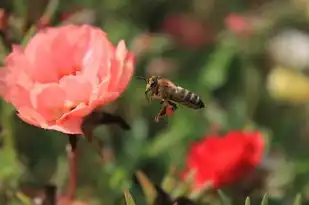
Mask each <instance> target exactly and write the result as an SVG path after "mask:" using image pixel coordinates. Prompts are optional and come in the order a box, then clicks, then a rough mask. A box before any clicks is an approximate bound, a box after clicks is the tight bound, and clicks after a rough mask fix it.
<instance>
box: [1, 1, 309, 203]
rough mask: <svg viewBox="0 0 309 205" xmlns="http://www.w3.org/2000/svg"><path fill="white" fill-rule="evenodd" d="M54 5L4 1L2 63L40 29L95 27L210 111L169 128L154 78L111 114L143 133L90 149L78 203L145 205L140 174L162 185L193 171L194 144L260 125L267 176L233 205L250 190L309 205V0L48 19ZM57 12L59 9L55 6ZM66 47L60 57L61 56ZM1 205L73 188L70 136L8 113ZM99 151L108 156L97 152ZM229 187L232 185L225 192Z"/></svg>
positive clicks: (73, 12)
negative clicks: (149, 94) (176, 173)
mask: <svg viewBox="0 0 309 205" xmlns="http://www.w3.org/2000/svg"><path fill="white" fill-rule="evenodd" d="M48 3H49V1H48V0H0V30H1V35H2V37H3V38H2V42H1V49H0V59H2V60H3V58H4V56H5V55H6V52H7V46H8V45H9V44H10V42H15V43H20V42H21V40H22V38H23V36H24V35H25V32H26V31H27V29H29V27H30V26H31V25H32V24H34V23H38V22H39V24H47V23H49V24H50V25H53V26H55V25H63V24H69V23H75V24H84V23H87V24H92V25H95V26H98V27H101V28H102V29H103V30H104V31H106V32H107V33H108V36H109V38H110V39H111V40H112V41H113V42H114V43H116V42H118V41H119V40H121V39H124V40H125V41H126V44H127V46H128V48H129V49H130V50H131V51H132V52H133V53H134V54H135V55H136V59H137V64H136V71H135V75H136V76H137V75H138V76H148V75H151V74H158V75H162V76H165V77H167V78H169V79H171V80H172V81H174V82H175V83H177V84H179V85H181V86H183V87H185V88H187V89H189V90H192V91H194V92H196V93H198V94H199V95H200V96H201V97H202V99H203V100H204V102H205V103H206V108H205V109H203V110H198V111H196V110H190V109H187V108H184V107H181V108H180V109H179V110H178V111H177V112H176V113H175V115H173V116H172V117H169V118H165V119H163V120H162V121H160V122H159V123H155V122H154V116H155V114H157V112H158V110H159V106H160V105H159V103H157V102H153V103H151V104H148V103H147V101H146V100H145V96H144V89H145V84H144V82H143V81H140V80H137V79H135V78H134V79H132V81H131V83H130V85H129V87H128V88H127V89H126V91H125V93H124V94H123V95H122V96H121V97H120V98H119V99H118V100H117V101H116V102H114V103H112V104H110V105H108V106H106V107H105V108H104V109H106V110H107V111H110V112H114V113H117V114H119V115H121V116H123V118H124V119H126V120H127V121H128V122H129V123H130V125H131V127H132V129H131V130H130V131H123V130H121V129H119V128H118V127H117V126H112V125H111V126H100V127H98V128H97V129H96V130H95V133H96V136H97V137H98V138H100V139H101V140H102V142H103V143H102V144H100V146H98V144H95V143H93V144H89V143H88V142H87V141H86V140H81V142H80V154H79V162H78V164H79V167H78V186H77V188H78V189H77V194H76V195H77V196H76V197H77V198H78V199H80V200H83V201H85V203H87V204H104V205H113V204H122V203H123V190H124V189H125V188H130V191H131V193H132V195H133V197H134V198H135V200H136V201H137V204H144V202H143V200H144V199H143V195H142V193H141V190H140V187H139V185H138V183H137V181H136V178H135V176H134V172H135V171H136V170H142V171H143V172H144V173H145V174H146V175H147V176H148V177H149V178H150V179H151V180H152V181H153V182H155V183H160V182H161V181H162V179H163V177H164V175H166V173H167V172H168V170H169V169H170V167H171V166H174V167H177V169H179V170H181V169H183V166H184V162H185V159H186V154H187V150H188V147H189V146H190V143H191V142H193V141H196V140H199V139H202V138H203V137H205V136H207V135H209V134H211V133H214V132H226V131H229V130H242V129H255V130H259V131H261V132H262V133H263V134H264V137H265V142H266V149H265V154H264V155H265V156H264V158H263V161H262V162H261V164H260V166H259V168H258V170H259V171H257V173H256V175H255V176H254V177H253V178H251V179H250V180H247V181H246V182H244V183H239V184H238V186H234V187H232V189H231V188H230V189H229V187H227V188H226V194H227V196H228V197H229V198H230V199H231V200H232V201H233V204H241V203H240V202H239V201H240V200H242V201H243V199H244V197H245V196H247V195H250V196H251V198H252V200H253V202H252V204H258V203H259V201H260V199H261V198H262V196H263V194H264V193H268V194H269V198H270V201H269V204H292V201H293V200H294V197H295V196H296V194H297V193H301V194H302V198H303V204H309V148H308V147H309V120H308V119H309V107H308V102H309V76H308V75H309V72H308V71H309V70H308V69H309V2H308V1H306V0H277V1H276V0H273V1H271V0H267V1H266V0H231V1H226V0H191V1H187V0H178V1H175V0H118V1H116V0H115V1H113V0H66V1H59V2H58V1H53V3H54V5H52V6H51V7H53V6H55V5H56V6H55V7H53V8H52V9H55V8H56V10H55V15H53V18H52V19H51V21H50V22H48V21H47V20H46V19H44V18H42V15H43V13H44V11H45V10H46V6H47V4H48ZM52 9H51V10H52ZM55 52H56V51H55ZM2 108H3V109H2V111H1V118H2V126H3V127H5V128H7V129H8V130H9V131H10V134H7V133H6V134H3V133H2V134H1V136H0V140H1V148H0V204H1V205H2V204H20V201H19V200H17V199H16V197H15V196H14V194H13V193H14V191H22V192H23V193H24V194H25V195H27V196H28V197H30V198H35V197H37V196H39V195H40V193H41V191H42V187H44V186H46V185H48V184H53V185H56V186H57V188H58V191H59V192H61V191H64V190H65V188H66V186H67V181H68V163H67V162H68V161H67V157H66V151H65V146H66V144H67V137H66V136H65V135H63V134H61V133H58V132H53V131H46V130H42V129H39V128H36V127H33V126H31V125H28V124H26V123H24V122H22V121H21V120H20V119H18V118H17V117H10V116H8V115H7V113H10V111H9V108H8V106H2ZM98 153H100V154H101V156H100V155H99V154H98ZM223 189H225V188H223Z"/></svg>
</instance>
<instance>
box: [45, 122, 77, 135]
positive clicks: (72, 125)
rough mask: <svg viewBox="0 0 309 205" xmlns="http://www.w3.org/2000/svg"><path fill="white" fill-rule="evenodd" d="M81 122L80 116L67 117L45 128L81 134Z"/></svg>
mask: <svg viewBox="0 0 309 205" xmlns="http://www.w3.org/2000/svg"><path fill="white" fill-rule="evenodd" d="M81 122H82V118H68V119H67V120H63V121H62V122H61V123H59V124H55V125H51V126H49V127H47V129H50V130H57V131H59V132H63V133H66V134H82V131H81V128H80V126H81Z"/></svg>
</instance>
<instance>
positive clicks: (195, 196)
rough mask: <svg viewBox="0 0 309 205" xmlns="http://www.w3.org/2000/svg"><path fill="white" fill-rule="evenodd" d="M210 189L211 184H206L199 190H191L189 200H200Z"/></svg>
mask: <svg viewBox="0 0 309 205" xmlns="http://www.w3.org/2000/svg"><path fill="white" fill-rule="evenodd" d="M211 189H212V183H211V182H206V183H205V184H204V185H203V186H202V187H201V188H199V189H198V190H193V191H192V192H191V193H190V195H189V198H190V199H193V200H200V198H201V197H203V196H205V194H206V193H207V192H208V191H209V190H211Z"/></svg>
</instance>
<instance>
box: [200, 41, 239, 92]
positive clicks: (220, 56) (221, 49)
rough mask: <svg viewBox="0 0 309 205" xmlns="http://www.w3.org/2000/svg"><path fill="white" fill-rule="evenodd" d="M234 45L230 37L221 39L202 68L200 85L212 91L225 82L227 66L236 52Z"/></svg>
mask: <svg viewBox="0 0 309 205" xmlns="http://www.w3.org/2000/svg"><path fill="white" fill-rule="evenodd" d="M235 44H236V41H235V39H234V38H232V37H230V36H224V37H223V39H221V41H220V43H219V45H218V46H217V48H216V49H215V51H214V52H213V53H212V54H211V57H210V59H209V62H207V64H206V66H205V67H204V68H203V69H204V72H203V73H202V75H201V78H200V82H201V83H200V84H202V85H205V86H206V87H208V88H209V89H211V90H214V89H217V88H219V87H220V86H222V85H223V84H224V83H225V82H226V79H227V71H228V68H229V64H230V63H231V61H232V60H233V58H234V56H235V54H236V52H237V50H236V49H235Z"/></svg>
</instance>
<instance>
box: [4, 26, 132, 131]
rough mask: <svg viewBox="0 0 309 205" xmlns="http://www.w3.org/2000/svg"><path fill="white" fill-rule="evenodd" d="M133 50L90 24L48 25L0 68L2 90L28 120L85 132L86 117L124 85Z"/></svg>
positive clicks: (112, 98)
mask: <svg viewBox="0 0 309 205" xmlns="http://www.w3.org/2000/svg"><path fill="white" fill-rule="evenodd" d="M133 71H134V56H133V55H132V54H131V53H130V52H128V50H127V49H126V45H125V43H124V41H120V42H119V43H118V45H117V46H116V47H114V46H113V44H112V43H111V42H110V41H109V39H108V38H107V35H106V34H105V33H104V32H103V31H102V30H101V29H99V28H95V27H92V26H88V25H83V26H74V25H68V26H62V27H57V28H46V29H44V30H42V31H40V32H38V33H37V34H36V35H35V36H34V37H33V38H32V39H31V40H30V41H29V43H28V45H27V46H26V48H22V47H19V46H14V47H13V51H12V53H11V54H10V55H9V56H8V57H7V59H6V62H5V67H4V68H2V69H0V94H1V96H2V97H3V98H4V99H5V100H6V101H7V102H9V103H12V104H13V106H15V108H16V109H17V111H18V116H19V117H20V118H21V119H22V120H24V121H25V122H27V123H29V124H32V125H35V126H38V127H41V128H44V129H50V130H57V131H60V132H63V133H68V134H81V133H82V131H81V128H80V125H81V122H82V120H83V118H84V117H85V116H87V115H88V114H90V113H91V112H92V111H93V110H94V109H96V108H97V107H101V106H103V105H105V104H107V103H109V102H111V101H113V100H115V99H116V98H118V97H119V95H120V94H121V93H122V92H123V91H124V89H125V88H126V87H127V85H128V83H129V81H130V80H131V78H132V75H133Z"/></svg>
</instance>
